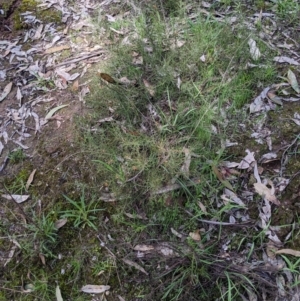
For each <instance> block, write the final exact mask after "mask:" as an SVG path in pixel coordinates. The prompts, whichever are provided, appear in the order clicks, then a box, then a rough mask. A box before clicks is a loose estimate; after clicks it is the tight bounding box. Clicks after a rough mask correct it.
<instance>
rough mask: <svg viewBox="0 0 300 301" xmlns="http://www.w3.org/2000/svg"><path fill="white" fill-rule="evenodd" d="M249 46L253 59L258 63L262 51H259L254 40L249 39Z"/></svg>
mask: <svg viewBox="0 0 300 301" xmlns="http://www.w3.org/2000/svg"><path fill="white" fill-rule="evenodd" d="M248 45H249V47H250V54H251V57H252V58H253V59H254V60H255V61H256V60H258V59H259V58H260V56H261V54H260V51H259V49H258V47H257V46H256V42H255V41H254V40H253V39H251V38H250V39H249V41H248Z"/></svg>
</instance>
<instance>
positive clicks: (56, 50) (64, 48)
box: [45, 45, 71, 54]
mask: <svg viewBox="0 0 300 301" xmlns="http://www.w3.org/2000/svg"><path fill="white" fill-rule="evenodd" d="M70 48H71V47H70V46H69V45H61V46H56V47H51V48H48V49H47V50H46V51H45V54H52V53H55V52H59V51H62V50H67V49H70Z"/></svg>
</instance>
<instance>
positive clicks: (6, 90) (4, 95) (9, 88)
mask: <svg viewBox="0 0 300 301" xmlns="http://www.w3.org/2000/svg"><path fill="white" fill-rule="evenodd" d="M12 85H13V83H12V82H10V83H9V84H7V85H6V86H5V88H4V89H3V92H2V93H1V94H0V102H1V101H2V100H3V99H4V98H5V97H6V96H7V95H8V94H9V93H10V91H11V88H12Z"/></svg>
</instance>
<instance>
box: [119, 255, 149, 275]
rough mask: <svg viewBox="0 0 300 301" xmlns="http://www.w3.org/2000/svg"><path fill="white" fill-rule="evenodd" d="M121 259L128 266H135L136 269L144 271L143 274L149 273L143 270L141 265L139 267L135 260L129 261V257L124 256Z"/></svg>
mask: <svg viewBox="0 0 300 301" xmlns="http://www.w3.org/2000/svg"><path fill="white" fill-rule="evenodd" d="M123 261H124V262H125V263H126V264H128V265H130V266H132V267H135V268H136V269H137V270H139V271H141V272H142V273H144V274H146V275H149V274H148V273H147V272H146V271H145V269H144V268H143V267H141V266H140V265H139V264H137V263H135V262H133V261H131V260H129V259H125V258H123Z"/></svg>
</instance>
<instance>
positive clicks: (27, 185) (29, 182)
mask: <svg viewBox="0 0 300 301" xmlns="http://www.w3.org/2000/svg"><path fill="white" fill-rule="evenodd" d="M35 173H36V169H34V170H33V171H32V172H31V174H30V176H29V178H28V180H27V183H26V186H25V188H26V190H28V188H29V186H30V185H31V183H32V182H33V179H34V175H35Z"/></svg>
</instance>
